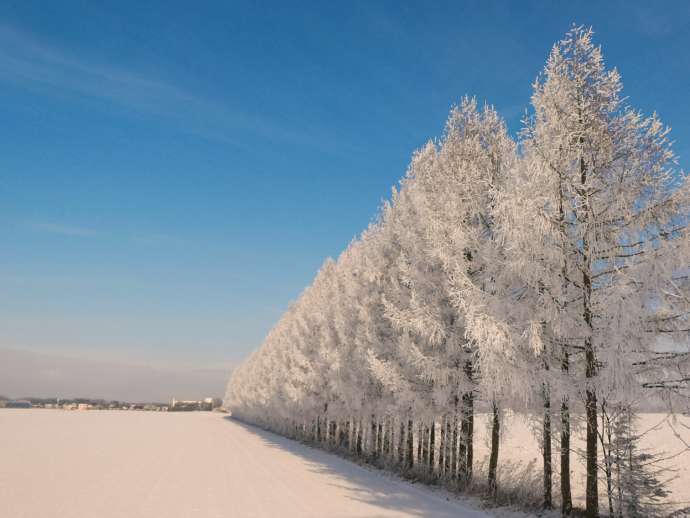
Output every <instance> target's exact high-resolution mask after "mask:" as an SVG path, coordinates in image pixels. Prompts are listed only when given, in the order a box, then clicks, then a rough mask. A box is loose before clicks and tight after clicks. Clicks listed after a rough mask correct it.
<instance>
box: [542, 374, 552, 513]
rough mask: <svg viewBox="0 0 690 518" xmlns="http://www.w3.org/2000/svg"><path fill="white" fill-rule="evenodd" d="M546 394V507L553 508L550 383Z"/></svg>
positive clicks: (545, 386)
mask: <svg viewBox="0 0 690 518" xmlns="http://www.w3.org/2000/svg"><path fill="white" fill-rule="evenodd" d="M542 391H543V396H544V429H543V443H544V451H543V457H544V509H551V508H552V507H553V500H552V496H551V487H552V483H551V478H552V471H553V469H552V466H551V395H550V394H549V386H548V384H546V383H545V384H544V385H543V387H542Z"/></svg>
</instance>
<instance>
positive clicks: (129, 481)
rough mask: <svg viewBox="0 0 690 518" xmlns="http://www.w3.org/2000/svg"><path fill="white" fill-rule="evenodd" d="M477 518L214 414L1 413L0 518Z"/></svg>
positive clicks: (426, 493) (394, 482) (416, 489)
mask: <svg viewBox="0 0 690 518" xmlns="http://www.w3.org/2000/svg"><path fill="white" fill-rule="evenodd" d="M403 516H429V517H434V518H446V517H453V518H480V517H481V518H484V517H486V514H484V513H483V512H480V511H475V510H472V509H470V508H469V507H466V506H463V504H462V503H460V502H457V501H448V500H446V499H445V498H444V497H443V496H442V495H441V494H436V493H433V492H432V491H429V490H427V489H425V488H424V487H418V486H414V485H411V484H408V483H406V482H402V481H399V480H396V479H393V478H391V477H388V476H385V475H382V474H380V473H377V472H373V471H369V470H367V469H364V468H361V467H359V466H356V465H355V464H352V463H350V462H348V461H346V460H343V459H340V458H338V457H336V456H333V455H330V454H328V453H325V452H323V451H319V450H314V449H312V448H309V447H306V446H303V445H301V444H298V443H296V442H294V441H290V440H287V439H284V438H281V437H278V436H276V435H273V434H270V433H267V432H264V431H261V430H258V429H256V428H253V427H248V426H245V425H243V424H241V423H238V422H236V421H233V420H231V419H229V418H226V417H224V416H222V415H220V414H215V413H176V414H172V413H171V414H166V413H154V412H106V411H87V412H68V411H61V410H38V409H37V410H0V517H1V518H144V517H146V518H201V517H204V518H231V517H256V518H263V517H266V518H293V517H315V518H338V517H367V518H373V517H403Z"/></svg>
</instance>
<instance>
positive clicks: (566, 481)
mask: <svg viewBox="0 0 690 518" xmlns="http://www.w3.org/2000/svg"><path fill="white" fill-rule="evenodd" d="M569 361H570V360H569V357H568V351H566V350H564V351H563V358H562V360H561V370H562V371H563V372H568V369H569ZM568 404H569V402H568V396H567V395H564V396H563V400H562V401H561V514H562V515H563V516H568V515H569V514H570V513H572V512H573V498H572V495H571V491H570V408H569V406H568Z"/></svg>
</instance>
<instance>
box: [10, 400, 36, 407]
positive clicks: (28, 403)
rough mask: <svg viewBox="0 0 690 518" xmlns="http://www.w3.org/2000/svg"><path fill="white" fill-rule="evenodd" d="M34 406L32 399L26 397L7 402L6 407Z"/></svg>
mask: <svg viewBox="0 0 690 518" xmlns="http://www.w3.org/2000/svg"><path fill="white" fill-rule="evenodd" d="M32 406H33V405H32V404H31V401H26V400H25V399H18V400H15V401H7V402H5V408H31V407H32Z"/></svg>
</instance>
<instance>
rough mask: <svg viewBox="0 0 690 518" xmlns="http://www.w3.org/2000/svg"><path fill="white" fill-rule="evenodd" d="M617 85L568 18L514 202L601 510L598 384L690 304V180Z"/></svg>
mask: <svg viewBox="0 0 690 518" xmlns="http://www.w3.org/2000/svg"><path fill="white" fill-rule="evenodd" d="M621 88H622V86H621V82H620V77H619V74H618V72H617V71H616V70H615V69H614V70H607V69H606V67H605V65H604V61H603V58H602V53H601V50H600V48H598V47H595V46H594V45H593V43H592V31H591V30H587V29H583V28H580V27H576V28H573V29H572V30H571V31H570V32H568V34H567V35H566V37H565V39H563V40H562V41H561V42H559V43H558V44H557V45H556V46H554V48H553V50H552V52H551V55H550V57H549V59H548V62H547V65H546V68H545V71H544V74H543V76H542V77H541V78H540V79H539V80H538V81H537V82H536V83H535V86H534V94H533V96H532V105H533V108H534V115H533V117H532V118H531V119H530V120H529V121H528V124H527V127H526V128H525V131H524V141H523V147H524V160H525V162H526V164H525V167H524V168H523V169H524V175H523V177H522V178H521V184H520V185H519V186H518V187H519V190H518V191H517V192H514V193H513V195H512V196H511V198H512V203H513V205H512V206H510V205H508V209H507V211H508V213H509V214H510V216H511V217H512V218H513V224H514V227H513V229H512V230H511V231H510V243H511V245H512V249H513V250H516V251H518V253H517V254H515V255H513V259H514V261H515V265H514V267H515V268H516V269H519V270H520V271H521V272H522V275H523V278H524V279H525V280H526V282H527V284H528V285H529V286H530V287H531V289H532V290H533V291H534V292H535V293H538V294H539V296H540V298H541V304H540V307H539V312H540V313H541V314H540V316H539V320H540V321H543V322H547V323H549V325H548V328H547V329H546V330H545V336H546V337H547V338H548V339H550V340H553V341H554V342H556V343H559V344H561V345H562V348H563V350H562V358H563V370H564V373H567V376H568V380H569V381H571V382H572V390H571V393H572V395H573V396H581V397H582V399H583V402H584V407H585V414H586V427H587V434H586V435H587V441H586V444H587V446H586V450H587V451H586V465H587V483H586V512H587V516H590V517H594V516H598V513H599V511H598V502H599V500H598V486H597V475H598V473H597V470H598V467H597V466H598V465H597V395H598V393H600V392H601V391H602V390H603V387H604V386H607V385H608V384H610V383H612V382H615V383H616V384H617V385H619V386H625V385H630V384H635V383H639V380H638V379H636V378H635V376H634V372H635V369H634V368H633V367H632V364H631V363H632V362H634V361H640V357H644V358H648V357H653V356H654V354H655V352H656V351H655V346H656V344H657V335H658V332H662V331H663V332H668V333H671V334H673V333H677V334H681V333H682V332H683V329H684V327H687V326H686V325H685V326H684V323H685V324H686V323H687V316H688V312H687V311H688V309H689V306H688V305H687V304H688V298H687V293H686V292H684V291H683V288H682V286H681V285H680V284H679V282H678V280H677V278H676V277H677V276H678V275H679V272H681V271H682V269H683V268H686V267H687V264H688V262H689V261H688V257H689V255H688V236H687V227H686V225H687V222H688V215H689V214H690V213H689V211H688V209H689V207H690V205H689V204H688V182H687V180H686V177H685V175H684V174H683V173H681V172H678V171H675V170H674V167H673V166H674V155H673V153H672V151H671V149H670V142H669V140H668V138H667V134H668V129H667V128H665V127H664V126H663V125H662V124H661V123H660V122H659V120H658V118H657V117H656V115H653V116H651V117H644V116H642V115H641V114H640V113H638V112H636V111H634V110H632V109H631V108H629V107H628V106H626V105H625V104H624V102H623V101H622V99H621V96H620V92H621ZM571 359H577V364H576V365H573V363H571ZM570 395H571V394H568V393H566V394H565V395H564V399H563V401H564V403H565V404H567V401H568V398H569V397H570ZM564 411H566V412H567V406H565V405H564ZM565 419H566V417H564V424H565V425H566V426H567V424H568V423H567V421H566V420H565ZM564 433H566V434H567V430H564ZM564 438H566V437H565V436H564ZM567 448H568V445H567V444H565V445H563V447H562V450H563V451H562V460H567ZM566 465H567V463H566ZM564 469H565V468H562V471H563V470H564ZM567 475H568V473H567V472H566V473H562V476H563V477H567ZM566 496H569V495H566ZM564 504H566V505H569V502H564ZM564 511H568V509H564Z"/></svg>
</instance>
